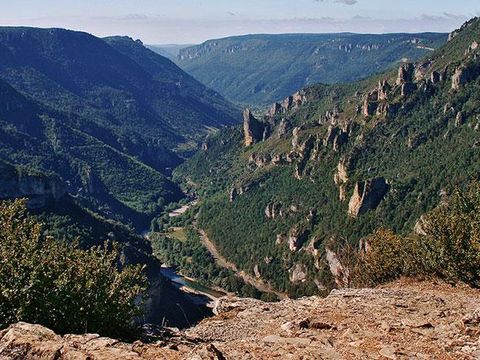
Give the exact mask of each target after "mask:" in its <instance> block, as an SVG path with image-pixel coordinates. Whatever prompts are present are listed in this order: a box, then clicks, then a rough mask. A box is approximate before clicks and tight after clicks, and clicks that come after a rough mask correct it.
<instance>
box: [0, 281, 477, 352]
mask: <svg viewBox="0 0 480 360" xmlns="http://www.w3.org/2000/svg"><path fill="white" fill-rule="evenodd" d="M479 298H480V291H479V290H474V289H470V288H467V287H465V286H461V285H460V286H456V287H453V286H450V285H447V284H444V283H439V282H435V283H433V282H414V281H411V280H402V281H397V282H394V283H391V284H388V285H385V286H382V287H379V288H374V289H345V290H334V291H332V292H331V293H330V295H329V296H327V297H326V298H321V297H307V298H302V299H299V300H290V299H287V300H282V301H280V302H277V303H264V302H262V301H259V300H254V299H238V298H228V297H224V298H220V299H218V300H217V301H216V303H215V308H214V310H215V313H216V314H217V315H216V316H214V317H213V318H210V319H205V320H204V321H202V322H201V323H200V324H198V325H196V326H195V327H193V328H190V329H187V330H184V331H175V330H171V331H166V334H167V335H168V336H164V337H163V338H160V339H159V340H158V341H157V342H156V343H155V344H145V343H143V342H141V341H136V342H134V343H131V344H128V343H123V342H120V341H117V340H113V339H109V338H104V337H100V336H98V335H95V334H86V335H64V336H60V335H56V334H55V333H53V332H52V331H51V330H49V329H47V328H44V327H42V326H40V325H31V324H26V323H17V324H14V325H12V326H10V327H9V328H7V329H5V330H3V331H0V358H1V359H2V360H19V359H57V360H67V359H80V360H86V359H102V360H142V359H143V360H154V359H155V360H156V359H169V360H176V359H217V360H219V359H239V360H247V359H352V360H360V359H404V358H405V359H478V358H479V357H480V340H479V336H478V334H479V333H480V308H479V304H478V299H479Z"/></svg>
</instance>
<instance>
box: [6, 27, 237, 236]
mask: <svg viewBox="0 0 480 360" xmlns="http://www.w3.org/2000/svg"><path fill="white" fill-rule="evenodd" d="M0 97H1V99H2V101H1V103H0V122H1V124H2V127H1V130H0V142H1V147H0V152H1V159H3V160H6V161H8V162H10V163H11V164H13V165H23V166H27V167H28V168H30V169H36V170H37V171H41V172H44V173H47V174H48V173H53V174H56V175H58V177H59V178H61V179H62V181H64V182H65V186H66V187H67V188H68V192H69V193H70V194H72V195H74V196H75V197H76V198H77V199H78V201H79V203H80V204H82V206H86V207H88V208H90V209H92V210H94V211H96V212H99V213H101V214H102V215H103V216H106V217H109V218H114V219H118V220H122V221H123V222H126V223H132V224H133V225H135V226H137V227H139V228H145V227H146V226H147V225H148V223H149V221H150V218H151V217H152V216H153V215H155V214H157V213H158V212H160V211H161V210H162V209H163V208H164V206H165V204H168V203H169V202H171V201H176V200H178V199H179V198H180V197H181V196H182V194H181V191H180V189H179V188H178V187H177V186H176V185H175V184H173V183H172V182H171V181H170V180H168V179H167V178H166V175H167V176H168V174H169V172H170V170H171V168H173V167H175V166H177V165H178V164H180V163H181V162H182V161H183V159H182V158H183V157H184V156H186V155H188V154H189V153H191V152H192V151H194V150H195V149H196V148H197V146H198V143H199V141H200V139H201V138H203V137H204V136H206V135H207V134H208V133H209V132H211V131H213V130H214V129H218V128H221V127H222V126H225V125H227V124H234V123H235V122H236V121H237V120H236V116H237V115H236V110H235V108H234V107H233V106H232V105H230V104H229V103H228V102H227V101H226V100H224V99H223V98H222V97H221V96H220V95H218V94H217V93H215V92H214V91H212V90H209V89H207V88H206V87H205V86H203V85H202V84H200V83H198V82H197V81H196V80H194V79H193V78H192V77H191V76H189V75H187V74H185V73H184V72H183V71H182V70H180V69H179V68H178V67H177V66H176V65H175V64H173V63H172V62H171V61H170V60H168V59H166V58H163V57H161V56H159V55H157V54H155V53H154V52H152V51H150V50H148V49H146V48H145V47H143V45H142V44H141V42H138V41H137V42H135V41H133V40H132V39H130V38H108V39H105V40H102V39H99V38H96V37H94V36H92V35H89V34H86V33H80V32H73V31H67V30H62V29H34V28H0Z"/></svg>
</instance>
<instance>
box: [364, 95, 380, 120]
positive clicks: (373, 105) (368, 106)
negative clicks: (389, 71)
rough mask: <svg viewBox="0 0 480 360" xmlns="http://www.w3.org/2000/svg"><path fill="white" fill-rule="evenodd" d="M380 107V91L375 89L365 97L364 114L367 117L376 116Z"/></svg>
mask: <svg viewBox="0 0 480 360" xmlns="http://www.w3.org/2000/svg"><path fill="white" fill-rule="evenodd" d="M377 107H378V90H377V89H375V90H373V91H371V92H369V93H368V94H367V95H366V96H365V100H364V101H363V106H362V114H363V116H365V117H369V116H373V115H375V112H376V111H377Z"/></svg>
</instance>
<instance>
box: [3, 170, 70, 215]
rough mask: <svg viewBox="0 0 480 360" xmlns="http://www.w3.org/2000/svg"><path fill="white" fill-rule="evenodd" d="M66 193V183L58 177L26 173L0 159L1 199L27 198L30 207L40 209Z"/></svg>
mask: <svg viewBox="0 0 480 360" xmlns="http://www.w3.org/2000/svg"><path fill="white" fill-rule="evenodd" d="M66 193H67V189H66V185H65V184H64V183H63V182H62V181H61V180H60V179H59V178H57V177H53V176H52V177H48V176H44V175H33V174H29V173H24V172H22V171H21V170H18V169H16V168H15V167H13V166H11V165H9V164H7V163H4V162H2V161H0V199H14V198H27V199H28V202H27V206H28V207H29V208H30V209H39V208H43V207H45V206H46V205H47V204H48V203H49V202H50V201H55V200H59V199H61V198H62V197H63V196H64V195H65V194H66Z"/></svg>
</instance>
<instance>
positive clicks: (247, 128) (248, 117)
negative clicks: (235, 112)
mask: <svg viewBox="0 0 480 360" xmlns="http://www.w3.org/2000/svg"><path fill="white" fill-rule="evenodd" d="M264 132H265V126H264V124H263V123H261V122H260V121H259V120H257V119H256V118H255V116H253V114H252V112H251V111H250V109H245V110H244V112H243V135H244V143H245V146H250V145H253V144H255V143H256V142H259V141H262V140H263V135H264Z"/></svg>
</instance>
